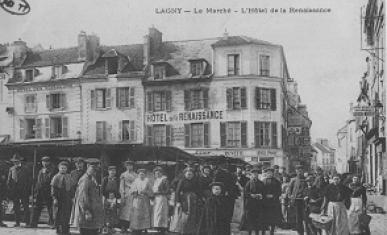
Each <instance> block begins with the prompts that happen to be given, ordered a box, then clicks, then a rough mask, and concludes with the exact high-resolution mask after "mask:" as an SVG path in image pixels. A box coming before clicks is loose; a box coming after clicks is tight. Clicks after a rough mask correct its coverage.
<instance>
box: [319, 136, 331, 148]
mask: <svg viewBox="0 0 387 235" xmlns="http://www.w3.org/2000/svg"><path fill="white" fill-rule="evenodd" d="M317 142H318V143H320V144H322V145H324V146H327V147H329V143H328V139H323V138H319V139H317Z"/></svg>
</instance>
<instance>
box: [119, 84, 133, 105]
mask: <svg viewBox="0 0 387 235" xmlns="http://www.w3.org/2000/svg"><path fill="white" fill-rule="evenodd" d="M134 92H135V88H134V87H118V88H117V89H116V106H117V108H134Z"/></svg>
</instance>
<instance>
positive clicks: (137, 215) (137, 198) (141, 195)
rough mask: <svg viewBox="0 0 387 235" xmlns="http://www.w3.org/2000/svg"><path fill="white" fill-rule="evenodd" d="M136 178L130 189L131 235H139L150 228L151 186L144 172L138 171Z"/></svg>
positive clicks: (143, 170) (142, 170)
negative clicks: (131, 198) (131, 199)
mask: <svg viewBox="0 0 387 235" xmlns="http://www.w3.org/2000/svg"><path fill="white" fill-rule="evenodd" d="M137 173H138V177H137V178H136V179H135V180H134V182H133V184H132V188H131V190H130V191H131V194H132V196H133V205H132V211H131V214H130V229H131V230H132V231H133V234H141V233H142V232H146V230H147V229H149V228H151V206H150V197H151V196H152V186H151V184H150V182H149V179H148V178H146V170H145V169H139V170H138V171H137Z"/></svg>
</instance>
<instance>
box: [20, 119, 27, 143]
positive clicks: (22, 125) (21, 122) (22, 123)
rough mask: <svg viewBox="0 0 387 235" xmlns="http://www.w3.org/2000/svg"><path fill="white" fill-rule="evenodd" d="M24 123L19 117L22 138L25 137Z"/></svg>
mask: <svg viewBox="0 0 387 235" xmlns="http://www.w3.org/2000/svg"><path fill="white" fill-rule="evenodd" d="M25 125H26V123H25V121H24V119H20V139H22V140H24V139H25V138H26V127H25Z"/></svg>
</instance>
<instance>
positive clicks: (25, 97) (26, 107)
mask: <svg viewBox="0 0 387 235" xmlns="http://www.w3.org/2000/svg"><path fill="white" fill-rule="evenodd" d="M28 102H29V100H28V96H24V112H25V113H27V109H28Z"/></svg>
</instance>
